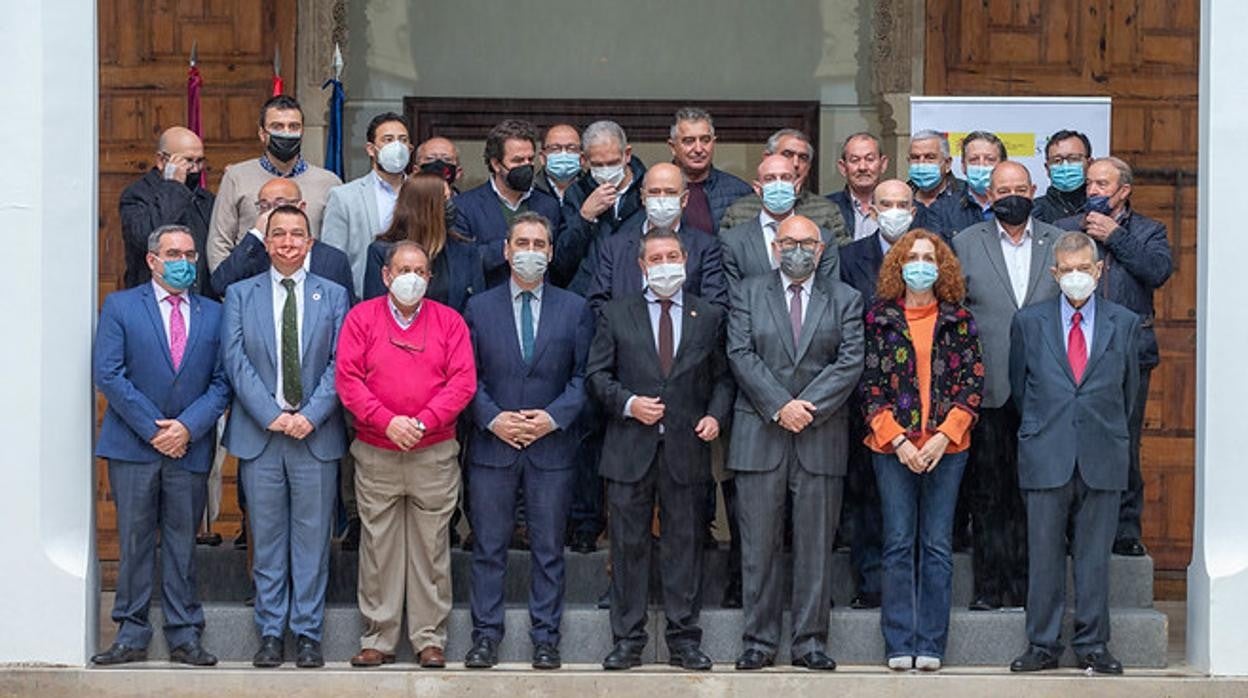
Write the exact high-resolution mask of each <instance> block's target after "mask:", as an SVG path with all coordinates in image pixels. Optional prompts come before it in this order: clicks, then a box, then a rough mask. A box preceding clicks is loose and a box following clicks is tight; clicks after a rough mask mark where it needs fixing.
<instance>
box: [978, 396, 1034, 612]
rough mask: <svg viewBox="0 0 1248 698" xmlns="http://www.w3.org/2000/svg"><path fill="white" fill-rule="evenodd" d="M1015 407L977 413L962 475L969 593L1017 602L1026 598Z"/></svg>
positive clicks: (1024, 516) (1023, 516) (1023, 515)
mask: <svg viewBox="0 0 1248 698" xmlns="http://www.w3.org/2000/svg"><path fill="white" fill-rule="evenodd" d="M1018 425H1019V416H1018V411H1017V410H1015V409H1014V407H1013V405H1012V404H1010V403H1006V404H1005V405H1004V406H1002V407H999V408H995V409H989V408H985V409H983V410H981V411H980V413H979V422H977V423H976V424H975V428H974V430H973V431H972V433H971V453H970V460H969V462H968V465H967V474H966V476H965V479H967V480H970V482H969V483H967V487H966V490H965V491H966V493H967V495H969V498H970V502H969V503H968V504H969V507H968V508H969V509H970V511H971V533H972V539H973V541H974V546H975V555H974V558H973V563H974V565H973V567H974V573H975V574H974V577H975V595H976V596H977V597H987V598H989V599H995V600H999V601H1000V602H1001V603H1003V604H1006V605H1012V606H1021V605H1023V602H1024V601H1025V600H1026V598H1027V514H1026V511H1025V509H1024V507H1023V498H1022V494H1021V493H1020V492H1019V489H1018Z"/></svg>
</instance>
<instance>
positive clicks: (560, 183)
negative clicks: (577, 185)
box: [533, 124, 581, 206]
mask: <svg viewBox="0 0 1248 698" xmlns="http://www.w3.org/2000/svg"><path fill="white" fill-rule="evenodd" d="M541 161H542V176H541V177H538V178H537V179H536V180H535V181H534V182H533V188H534V189H540V190H542V191H544V192H546V193H547V194H550V195H551V196H553V197H555V198H556V199H559V205H560V206H562V205H563V195H564V194H565V193H566V192H567V191H568V189H569V188H570V187H571V186H572V184H573V183H574V182H576V178H577V177H579V176H580V175H581V134H580V133H579V132H577V130H576V127H575V126H572V125H571V124H555V125H554V126H551V127H550V128H548V129H546V135H545V136H544V137H543V138H542V152H541Z"/></svg>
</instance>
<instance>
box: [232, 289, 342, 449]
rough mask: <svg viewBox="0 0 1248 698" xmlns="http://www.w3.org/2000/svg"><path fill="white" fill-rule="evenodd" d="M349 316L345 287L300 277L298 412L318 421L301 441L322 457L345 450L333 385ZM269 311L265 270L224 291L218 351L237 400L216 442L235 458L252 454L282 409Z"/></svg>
mask: <svg viewBox="0 0 1248 698" xmlns="http://www.w3.org/2000/svg"><path fill="white" fill-rule="evenodd" d="M346 315H347V291H346V289H344V288H343V287H342V286H340V285H338V284H336V283H333V282H331V281H329V280H327V279H323V278H321V277H319V276H317V275H315V274H308V275H307V277H306V278H305V280H304V283H303V323H302V325H301V326H300V328H299V335H300V340H301V342H302V349H303V356H302V359H301V361H300V364H301V365H300V376H301V383H302V385H303V403H302V404H300V405H299V406H298V410H299V413H300V414H302V415H303V416H304V417H307V418H308V420H309V421H311V422H312V426H313V427H315V428H314V429H313V430H312V433H311V434H309V435H308V436H307V437H306V438H305V439H304V442H305V443H307V445H308V450H309V451H311V452H312V455H314V456H316V457H317V458H318V459H320V460H323V461H329V460H336V459H338V458H341V457H342V454H343V453H345V452H346V449H347V438H346V430H345V427H344V426H343V420H342V409H341V407H340V406H339V404H338V394H337V392H336V391H335V389H334V355H335V352H336V348H337V346H338V331H339V329H341V327H342V321H343V318H345V317H346ZM277 322H279V318H275V317H273V282H272V279H271V278H270V275H269V272H268V271H267V270H266V271H265V272H263V273H261V274H257V275H256V276H253V277H251V278H250V279H247V280H245V281H242V282H239V283H237V284H234V285H233V286H230V288H229V290H228V291H227V292H226V294H225V322H224V323H223V327H222V339H221V356H222V360H223V361H224V363H225V366H226V372H227V373H228V374H229V376H230V383H231V384H232V385H233V386H234V404H233V406H232V407H231V408H230V418H229V420H228V421H227V422H226V425H225V436H224V437H223V438H222V440H221V443H223V444H225V446H226V448H228V449H230V453H233V454H234V455H236V456H238V457H239V458H248V459H249V458H256V457H257V456H259V455H260V453H261V452H262V451H263V450H264V447H265V446H266V445H268V443H269V439H270V438H272V436H273V434H274V433H275V432H271V431H269V430H268V429H267V427H268V425H269V424H270V423H271V422H272V421H273V420H274V419H277V416H278V415H279V414H281V412H282V409H281V407H279V406H278V404H277V399H276V398H275V397H274V395H275V394H276V392H277V371H278V362H277V351H278V347H277V336H276V324H275V323H277Z"/></svg>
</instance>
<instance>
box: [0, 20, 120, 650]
mask: <svg viewBox="0 0 1248 698" xmlns="http://www.w3.org/2000/svg"><path fill="white" fill-rule="evenodd" d="M95 18H96V3H95V0H62V2H58V3H41V2H20V3H6V4H5V8H4V21H3V22H0V66H3V71H4V79H3V87H4V92H5V94H6V95H9V96H10V98H9V99H8V100H6V103H5V108H4V109H0V133H5V134H8V135H9V136H10V137H8V138H6V139H5V152H4V162H5V166H4V167H0V230H3V231H5V235H4V259H5V272H4V273H3V274H0V298H3V299H4V300H3V304H4V311H3V313H0V317H3V319H4V327H5V337H4V341H2V342H0V386H3V394H4V398H3V399H4V409H3V414H4V418H3V419H0V444H3V448H0V549H3V551H4V556H3V557H4V560H5V565H4V571H3V572H2V573H0V619H3V620H2V621H0V627H3V631H0V664H4V663H13V662H41V663H43V662H46V663H53V664H74V665H82V664H85V663H86V660H87V658H88V657H89V656H90V654H91V653H92V651H94V648H95V643H96V637H97V635H98V628H97V624H98V620H97V619H98V614H97V610H96V606H97V599H98V595H99V588H98V585H97V579H96V576H97V575H96V571H97V565H96V561H95V546H94V540H95V537H94V530H95V508H94V498H93V487H94V484H95V482H94V480H95V478H94V477H93V472H94V470H93V467H92V458H91V435H92V432H93V428H94V420H93V418H92V412H93V406H94V402H95V395H94V392H93V390H92V388H91V334H92V328H93V327H94V326H95V314H96V299H95V294H96V272H97V266H96V240H97V235H98V233H99V215H98V204H97V182H98V173H97V166H96V161H97V153H98V150H99V149H98V140H99V139H98V131H97V128H98V127H97V123H96V120H97V118H98V117H97V115H98V113H99V104H98V87H97V84H98V83H97V75H98V70H97V65H96V61H97V56H98V53H97V49H96V19H95ZM66 134H74V137H66Z"/></svg>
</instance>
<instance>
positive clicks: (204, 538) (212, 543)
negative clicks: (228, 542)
mask: <svg viewBox="0 0 1248 698" xmlns="http://www.w3.org/2000/svg"><path fill="white" fill-rule="evenodd" d="M195 544H196V545H207V546H209V547H212V548H215V547H217V546H218V545H221V534H220V533H201V534H199V535H197V536H195Z"/></svg>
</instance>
